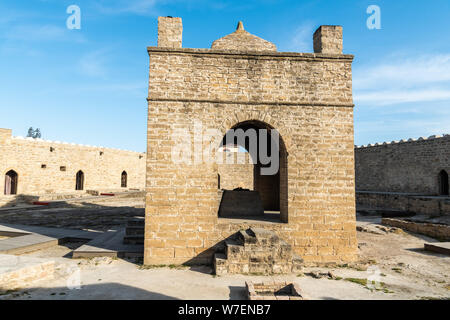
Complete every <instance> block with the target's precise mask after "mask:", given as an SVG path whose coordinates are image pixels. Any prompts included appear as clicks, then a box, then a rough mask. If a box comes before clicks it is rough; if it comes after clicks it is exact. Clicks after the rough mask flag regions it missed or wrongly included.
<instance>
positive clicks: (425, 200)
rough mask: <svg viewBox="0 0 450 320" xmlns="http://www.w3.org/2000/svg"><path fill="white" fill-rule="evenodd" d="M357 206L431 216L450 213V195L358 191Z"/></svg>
mask: <svg viewBox="0 0 450 320" xmlns="http://www.w3.org/2000/svg"><path fill="white" fill-rule="evenodd" d="M356 204H357V206H365V207H371V208H384V209H395V210H402V211H408V212H413V213H416V214H426V215H430V216H443V215H450V197H434V196H424V195H417V194H411V193H398V192H376V191H357V192H356Z"/></svg>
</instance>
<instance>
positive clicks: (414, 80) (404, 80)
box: [353, 54, 450, 105]
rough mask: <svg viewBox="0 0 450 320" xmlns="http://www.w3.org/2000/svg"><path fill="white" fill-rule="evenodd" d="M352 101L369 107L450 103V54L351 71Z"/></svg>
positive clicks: (394, 61) (397, 60)
mask: <svg viewBox="0 0 450 320" xmlns="http://www.w3.org/2000/svg"><path fill="white" fill-rule="evenodd" d="M353 89H354V96H355V101H356V102H357V103H358V102H363V103H365V104H369V105H392V104H400V103H412V102H421V101H424V102H430V101H443V100H450V54H437V55H424V56H419V57H413V58H411V57H408V58H403V59H401V58H395V59H394V60H392V61H390V63H383V64H378V65H373V66H366V67H362V68H359V69H355V71H354V79H353Z"/></svg>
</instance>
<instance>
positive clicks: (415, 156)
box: [355, 135, 450, 215]
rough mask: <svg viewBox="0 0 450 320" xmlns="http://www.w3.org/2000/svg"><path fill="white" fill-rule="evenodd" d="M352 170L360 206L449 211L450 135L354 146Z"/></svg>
mask: <svg viewBox="0 0 450 320" xmlns="http://www.w3.org/2000/svg"><path fill="white" fill-rule="evenodd" d="M355 170H356V191H357V201H358V204H360V205H365V206H370V207H384V208H392V209H399V210H405V211H411V212H414V213H423V214H430V215H442V214H450V198H449V197H448V195H449V194H448V174H449V173H450V135H444V136H431V137H428V138H424V137H422V138H419V139H409V140H401V141H392V142H384V143H377V144H374V145H366V146H359V147H356V148H355ZM445 180H446V181H445ZM445 189H446V190H445Z"/></svg>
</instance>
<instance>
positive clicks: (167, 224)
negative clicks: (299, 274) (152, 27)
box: [144, 17, 357, 264]
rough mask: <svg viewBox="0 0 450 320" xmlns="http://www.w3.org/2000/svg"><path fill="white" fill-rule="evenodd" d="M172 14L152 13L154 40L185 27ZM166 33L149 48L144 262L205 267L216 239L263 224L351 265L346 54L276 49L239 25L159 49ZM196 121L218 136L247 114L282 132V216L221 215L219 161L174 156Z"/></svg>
mask: <svg viewBox="0 0 450 320" xmlns="http://www.w3.org/2000/svg"><path fill="white" fill-rule="evenodd" d="M178 19H179V18H170V17H164V18H163V17H160V18H159V19H158V21H159V31H158V34H159V36H160V37H161V35H163V36H164V35H165V34H181V24H180V23H179V22H180V20H178ZM165 28H171V29H172V30H162V29H165ZM322 28H323V29H326V28H327V27H326V26H324V27H322ZM333 28H335V27H333ZM168 40H170V39H159V40H158V43H159V46H158V47H149V48H148V53H149V57H150V78H149V96H148V138H147V142H148V148H147V150H148V151H147V155H148V156H147V187H146V189H147V197H146V229H145V252H144V260H145V261H144V263H145V264H160V263H163V264H169V263H201V262H211V257H212V254H213V252H214V248H213V246H215V245H216V244H218V243H219V242H220V241H222V240H223V239H225V238H226V237H228V236H230V235H231V234H232V233H234V232H236V231H238V230H239V229H241V228H245V227H248V226H261V225H262V227H264V228H267V229H271V230H274V231H276V232H277V233H278V234H279V235H280V237H281V238H282V239H284V240H286V241H287V242H288V243H289V244H291V245H292V246H293V248H294V251H295V252H296V253H297V254H299V255H300V256H301V257H302V258H303V259H304V260H305V261H307V262H309V261H312V262H340V261H352V260H354V259H355V258H356V252H357V242H356V230H355V194H354V162H353V100H352V84H351V79H352V78H351V63H352V59H353V56H352V55H345V54H342V52H341V51H340V50H335V51H332V50H329V51H328V52H327V53H322V52H320V51H317V52H316V53H280V52H277V51H276V48H275V46H274V45H268V42H267V41H265V40H262V39H260V38H258V37H255V36H253V35H250V34H249V33H248V32H246V31H245V30H243V27H242V26H239V27H238V30H236V32H235V33H234V34H232V35H230V36H228V38H227V37H224V38H222V40H221V41H216V42H215V45H213V48H212V49H185V48H181V37H179V42H178V43H173V42H172V40H170V41H169V42H170V44H167V45H165V43H167V41H168ZM332 40H333V42H336V41H337V42H342V37H341V38H338V39H334V38H333V39H332ZM317 41H318V40H317ZM321 41H323V42H326V41H329V40H328V39H327V38H323V39H321ZM249 43H250V44H251V45H250V46H249V47H247V44H249ZM219 44H220V45H219ZM194 121H200V122H201V123H202V124H203V126H204V128H205V127H210V128H219V130H220V131H221V132H222V134H223V135H225V133H226V132H227V130H229V129H230V128H232V127H233V126H235V125H237V124H240V123H243V122H245V121H258V123H262V124H264V125H265V126H267V127H269V128H275V129H277V130H278V131H279V133H280V136H281V139H282V141H283V143H284V146H285V149H286V152H287V153H286V157H287V160H286V163H284V164H283V163H282V164H281V171H283V170H284V171H285V172H286V175H285V176H286V178H280V183H281V188H280V189H281V190H280V202H281V203H280V211H281V216H282V220H283V221H284V222H280V223H260V224H258V223H257V222H255V223H248V222H242V223H233V222H230V221H228V220H226V219H219V218H218V207H219V200H220V199H219V198H218V190H217V189H218V178H217V177H218V165H217V164H209V163H202V164H180V163H173V162H172V160H171V148H172V147H173V146H174V144H175V141H173V140H172V138H171V134H172V132H173V130H175V129H177V128H187V129H190V130H191V132H192V130H193V123H194ZM207 143H208V141H206V142H203V145H206V144H207ZM217 147H218V146H217Z"/></svg>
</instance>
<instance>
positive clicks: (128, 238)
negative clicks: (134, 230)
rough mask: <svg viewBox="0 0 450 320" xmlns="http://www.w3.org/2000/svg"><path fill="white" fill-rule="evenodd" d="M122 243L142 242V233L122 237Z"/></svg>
mask: <svg viewBox="0 0 450 320" xmlns="http://www.w3.org/2000/svg"><path fill="white" fill-rule="evenodd" d="M123 243H124V244H144V235H133V236H125V237H123Z"/></svg>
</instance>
